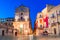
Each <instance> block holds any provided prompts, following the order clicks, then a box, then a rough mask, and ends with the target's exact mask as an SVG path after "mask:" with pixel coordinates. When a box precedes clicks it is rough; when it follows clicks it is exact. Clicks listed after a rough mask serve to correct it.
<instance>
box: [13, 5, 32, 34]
mask: <svg viewBox="0 0 60 40" xmlns="http://www.w3.org/2000/svg"><path fill="white" fill-rule="evenodd" d="M13 25H14V29H16V30H17V32H18V33H19V34H24V35H28V34H31V33H32V27H31V22H30V13H29V8H28V7H25V6H24V5H21V6H19V7H18V8H16V11H15V21H14V22H13Z"/></svg>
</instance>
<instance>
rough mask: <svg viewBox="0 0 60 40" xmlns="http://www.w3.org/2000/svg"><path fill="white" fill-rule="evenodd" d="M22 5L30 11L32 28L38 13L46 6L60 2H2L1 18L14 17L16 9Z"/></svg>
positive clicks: (45, 0)
mask: <svg viewBox="0 0 60 40" xmlns="http://www.w3.org/2000/svg"><path fill="white" fill-rule="evenodd" d="M21 4H23V5H24V6H26V7H28V8H29V9H30V18H31V23H32V28H34V22H35V19H36V15H37V13H38V12H41V11H42V9H43V8H45V7H46V4H52V5H55V6H56V5H58V4H60V0H0V18H7V17H14V14H15V9H16V8H17V7H19V6H20V5H21Z"/></svg>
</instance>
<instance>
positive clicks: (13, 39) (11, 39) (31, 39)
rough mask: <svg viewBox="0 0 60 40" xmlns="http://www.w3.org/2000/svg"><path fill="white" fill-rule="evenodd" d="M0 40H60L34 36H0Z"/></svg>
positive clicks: (59, 38)
mask: <svg viewBox="0 0 60 40" xmlns="http://www.w3.org/2000/svg"><path fill="white" fill-rule="evenodd" d="M0 40H60V37H48V36H44V37H40V36H39V37H36V36H32V35H30V36H22V35H20V36H19V37H17V36H0Z"/></svg>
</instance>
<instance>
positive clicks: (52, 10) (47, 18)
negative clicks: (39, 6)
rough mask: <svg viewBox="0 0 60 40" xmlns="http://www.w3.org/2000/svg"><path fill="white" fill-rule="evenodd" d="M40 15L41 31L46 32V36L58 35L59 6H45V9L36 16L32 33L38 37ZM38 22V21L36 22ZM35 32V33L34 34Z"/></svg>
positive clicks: (59, 23)
mask: <svg viewBox="0 0 60 40" xmlns="http://www.w3.org/2000/svg"><path fill="white" fill-rule="evenodd" d="M40 14H42V15H43V17H42V19H43V26H42V28H43V31H42V32H44V31H47V33H48V35H52V36H53V35H56V36H58V35H60V5H57V6H53V5H46V7H45V8H44V9H43V10H42V11H41V12H40V13H38V14H37V18H36V21H35V26H34V29H35V30H34V33H35V34H38V35H40V34H41V33H40V32H41V31H39V30H40V27H41V26H40V24H41V23H42V22H39V21H40V20H41V16H40ZM38 20H39V21H38ZM36 30H37V32H36Z"/></svg>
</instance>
